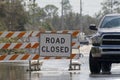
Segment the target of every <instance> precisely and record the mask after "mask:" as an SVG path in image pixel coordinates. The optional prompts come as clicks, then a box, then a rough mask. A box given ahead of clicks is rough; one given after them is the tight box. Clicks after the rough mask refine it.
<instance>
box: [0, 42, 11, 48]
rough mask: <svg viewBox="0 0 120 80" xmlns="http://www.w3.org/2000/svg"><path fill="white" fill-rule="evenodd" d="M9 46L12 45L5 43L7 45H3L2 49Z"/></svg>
mask: <svg viewBox="0 0 120 80" xmlns="http://www.w3.org/2000/svg"><path fill="white" fill-rule="evenodd" d="M9 46H10V44H9V43H7V44H5V45H4V46H3V47H2V49H7V48H8V47H9Z"/></svg>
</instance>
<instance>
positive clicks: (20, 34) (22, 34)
mask: <svg viewBox="0 0 120 80" xmlns="http://www.w3.org/2000/svg"><path fill="white" fill-rule="evenodd" d="M25 33H26V32H20V33H19V35H18V36H17V37H19V38H21V37H23V36H24V35H25Z"/></svg>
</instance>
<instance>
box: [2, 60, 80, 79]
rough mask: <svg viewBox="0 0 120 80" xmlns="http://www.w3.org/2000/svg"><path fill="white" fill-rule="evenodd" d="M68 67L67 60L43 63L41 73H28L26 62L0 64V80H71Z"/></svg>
mask: <svg viewBox="0 0 120 80" xmlns="http://www.w3.org/2000/svg"><path fill="white" fill-rule="evenodd" d="M51 64H52V65H51ZM68 65H69V60H65V61H64V60H62V61H61V60H50V61H44V64H43V67H42V71H32V72H30V71H27V69H28V62H24V63H22V62H19V63H17V62H11V63H8V62H6V63H0V80H72V74H71V73H70V72H68V68H69V67H68ZM77 80H79V79H77Z"/></svg>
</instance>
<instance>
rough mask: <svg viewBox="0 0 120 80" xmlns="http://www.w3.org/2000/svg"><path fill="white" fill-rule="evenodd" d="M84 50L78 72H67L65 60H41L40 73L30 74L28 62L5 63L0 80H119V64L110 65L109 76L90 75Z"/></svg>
mask: <svg viewBox="0 0 120 80" xmlns="http://www.w3.org/2000/svg"><path fill="white" fill-rule="evenodd" d="M89 48H90V47H89ZM83 49H84V50H86V49H87V50H88V46H87V47H86V46H84V47H83ZM84 50H81V51H83V53H84V57H83V58H81V59H79V60H78V61H79V62H80V63H81V70H79V71H68V69H69V63H70V61H69V60H67V59H60V60H55V59H53V60H42V61H43V65H42V67H41V71H32V72H30V71H26V70H27V69H28V61H24V62H21V61H20V62H11V63H9V62H5V63H0V80H120V76H119V75H120V64H114V65H112V74H110V75H104V74H99V75H91V74H90V72H89V61H88V54H87V53H88V52H87V53H86V51H84ZM74 61H75V60H74Z"/></svg>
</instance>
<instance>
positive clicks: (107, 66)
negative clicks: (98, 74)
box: [102, 62, 111, 74]
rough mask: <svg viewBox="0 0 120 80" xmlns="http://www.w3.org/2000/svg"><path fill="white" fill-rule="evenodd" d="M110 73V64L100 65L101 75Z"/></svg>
mask: <svg viewBox="0 0 120 80" xmlns="http://www.w3.org/2000/svg"><path fill="white" fill-rule="evenodd" d="M110 72H111V63H105V62H104V63H102V73H103V74H104V73H105V74H110Z"/></svg>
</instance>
